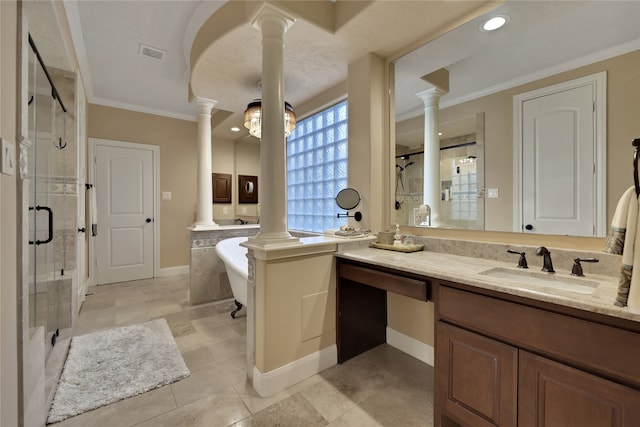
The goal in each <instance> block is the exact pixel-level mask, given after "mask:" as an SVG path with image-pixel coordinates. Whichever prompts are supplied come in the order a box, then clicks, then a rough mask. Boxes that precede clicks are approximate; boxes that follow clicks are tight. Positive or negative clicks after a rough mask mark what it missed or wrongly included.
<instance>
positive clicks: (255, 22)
mask: <svg viewBox="0 0 640 427" xmlns="http://www.w3.org/2000/svg"><path fill="white" fill-rule="evenodd" d="M265 22H269V23H278V24H280V25H281V27H282V34H284V33H286V32H287V30H288V29H289V28H291V26H292V25H293V24H294V23H295V22H296V18H295V16H293V15H292V14H290V13H288V12H286V11H285V10H284V9H281V8H279V7H277V6H275V5H273V4H271V3H267V2H264V3H262V5H261V6H260V7H259V8H258V10H257V11H256V14H255V15H254V16H253V18H252V19H251V26H252V27H254V28H256V29H258V30H262V31H263V35H264V32H265V30H266V28H265V27H264V24H265Z"/></svg>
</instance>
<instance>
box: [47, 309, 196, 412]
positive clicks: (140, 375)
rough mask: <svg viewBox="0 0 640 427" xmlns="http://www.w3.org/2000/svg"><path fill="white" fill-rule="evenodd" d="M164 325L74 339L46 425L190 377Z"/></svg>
mask: <svg viewBox="0 0 640 427" xmlns="http://www.w3.org/2000/svg"><path fill="white" fill-rule="evenodd" d="M189 374H190V372H189V369H188V368H187V366H186V365H185V363H184V359H182V355H181V354H180V351H179V350H178V347H177V345H176V342H175V341H174V339H173V335H171V331H170V330H169V325H168V324H167V321H166V320H165V319H156V320H152V321H150V322H146V323H140V324H137V325H131V326H124V327H119V328H113V329H107V330H102V331H97V332H93V333H90V334H87V335H82V336H77V337H73V338H72V340H71V346H70V349H69V355H68V356H67V360H66V362H65V364H64V368H63V371H62V375H61V377H60V381H59V382H58V388H57V389H56V394H55V396H54V398H53V402H52V404H51V409H50V411H49V418H48V420H47V423H48V424H50V423H55V422H58V421H62V420H64V419H66V418H69V417H72V416H74V415H78V414H81V413H83V412H86V411H90V410H92V409H96V408H99V407H100V406H104V405H108V404H109V403H113V402H117V401H118V400H122V399H126V398H127V397H131V396H135V395H138V394H141V393H144V392H146V391H149V390H152V389H155V388H158V387H161V386H163V385H167V384H170V383H172V382H175V381H178V380H181V379H183V378H186V377H188V376H189Z"/></svg>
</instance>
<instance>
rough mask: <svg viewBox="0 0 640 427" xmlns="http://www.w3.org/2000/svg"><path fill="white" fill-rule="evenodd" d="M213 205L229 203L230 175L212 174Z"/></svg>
mask: <svg viewBox="0 0 640 427" xmlns="http://www.w3.org/2000/svg"><path fill="white" fill-rule="evenodd" d="M212 180H213V203H231V174H228V173H213V178H212Z"/></svg>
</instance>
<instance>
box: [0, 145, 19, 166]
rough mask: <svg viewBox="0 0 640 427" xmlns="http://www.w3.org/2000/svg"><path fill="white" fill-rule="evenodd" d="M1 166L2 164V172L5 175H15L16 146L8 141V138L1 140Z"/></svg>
mask: <svg viewBox="0 0 640 427" xmlns="http://www.w3.org/2000/svg"><path fill="white" fill-rule="evenodd" d="M0 148H1V149H2V151H1V152H0V164H2V170H1V171H0V172H2V173H3V174H5V175H14V174H15V173H16V145H15V144H14V143H13V142H11V141H8V140H7V138H0Z"/></svg>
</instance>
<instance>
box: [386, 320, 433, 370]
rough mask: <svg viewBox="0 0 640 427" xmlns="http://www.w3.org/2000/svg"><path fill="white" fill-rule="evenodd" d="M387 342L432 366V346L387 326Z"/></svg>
mask: <svg viewBox="0 0 640 427" xmlns="http://www.w3.org/2000/svg"><path fill="white" fill-rule="evenodd" d="M387 344H389V345H390V346H392V347H395V348H397V349H398V350H400V351H403V352H405V353H407V354H409V355H411V356H413V357H415V358H416V359H418V360H421V361H423V362H424V363H426V364H427V365H430V366H433V363H434V362H433V361H434V355H433V354H434V353H433V346H430V345H429V344H425V343H423V342H421V341H418V340H417V339H415V338H411V337H410V336H409V335H405V334H403V333H402V332H398V331H396V330H395V329H391V328H389V327H387Z"/></svg>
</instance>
